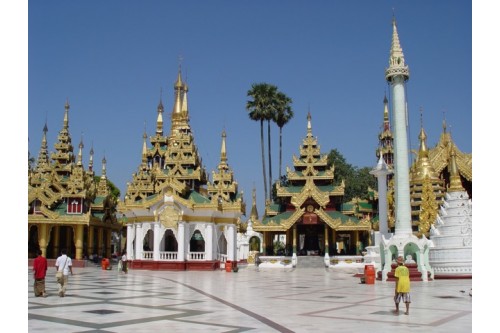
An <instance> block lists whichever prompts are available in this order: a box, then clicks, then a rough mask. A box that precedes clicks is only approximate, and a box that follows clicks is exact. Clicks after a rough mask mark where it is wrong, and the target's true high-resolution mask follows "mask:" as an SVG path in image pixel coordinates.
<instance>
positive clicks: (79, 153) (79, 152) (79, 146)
mask: <svg viewBox="0 0 500 333" xmlns="http://www.w3.org/2000/svg"><path fill="white" fill-rule="evenodd" d="M82 150H83V132H81V134H80V144H79V145H78V162H77V165H82Z"/></svg>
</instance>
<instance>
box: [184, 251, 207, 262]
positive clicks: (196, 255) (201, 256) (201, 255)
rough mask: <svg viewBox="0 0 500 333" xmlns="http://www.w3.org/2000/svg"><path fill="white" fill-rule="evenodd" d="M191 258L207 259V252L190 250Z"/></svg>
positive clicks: (189, 255)
mask: <svg viewBox="0 0 500 333" xmlns="http://www.w3.org/2000/svg"><path fill="white" fill-rule="evenodd" d="M188 258H189V260H205V252H188Z"/></svg>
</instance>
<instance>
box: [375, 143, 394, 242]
mask: <svg viewBox="0 0 500 333" xmlns="http://www.w3.org/2000/svg"><path fill="white" fill-rule="evenodd" d="M370 173H371V174H372V175H374V176H375V177H377V184H378V219H379V231H380V233H381V234H382V235H383V236H384V237H385V238H389V232H388V226H387V175H388V174H390V173H392V171H391V170H389V168H388V166H387V164H386V163H385V161H384V158H383V154H382V151H381V152H380V158H379V160H378V163H377V166H375V168H374V169H373V170H371V171H370Z"/></svg>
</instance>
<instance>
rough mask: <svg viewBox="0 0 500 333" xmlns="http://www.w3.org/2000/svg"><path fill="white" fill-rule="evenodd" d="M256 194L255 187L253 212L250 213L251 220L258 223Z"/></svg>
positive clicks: (253, 190) (253, 191)
mask: <svg viewBox="0 0 500 333" xmlns="http://www.w3.org/2000/svg"><path fill="white" fill-rule="evenodd" d="M256 197H257V196H256V194H255V186H254V188H253V189H252V211H251V212H250V220H252V221H257V220H258V219H259V213H258V212H257V199H256Z"/></svg>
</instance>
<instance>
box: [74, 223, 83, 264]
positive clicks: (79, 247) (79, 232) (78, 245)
mask: <svg viewBox="0 0 500 333" xmlns="http://www.w3.org/2000/svg"><path fill="white" fill-rule="evenodd" d="M75 251H76V253H75V259H77V260H81V259H83V255H82V254H83V225H82V224H78V225H77V226H75Z"/></svg>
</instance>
